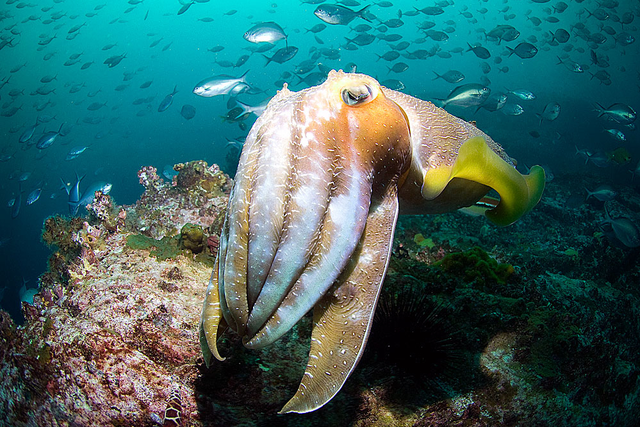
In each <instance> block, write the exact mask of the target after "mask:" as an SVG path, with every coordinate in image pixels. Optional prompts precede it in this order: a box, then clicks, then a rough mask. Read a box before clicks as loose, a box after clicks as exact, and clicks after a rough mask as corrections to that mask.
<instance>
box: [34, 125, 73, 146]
mask: <svg viewBox="0 0 640 427" xmlns="http://www.w3.org/2000/svg"><path fill="white" fill-rule="evenodd" d="M65 124H66V123H62V124H61V125H60V129H58V131H57V132H56V131H49V132H45V133H44V134H43V135H42V136H41V137H40V139H39V140H38V142H37V144H36V148H37V149H39V150H43V149H45V148H47V147H50V146H51V145H52V144H53V143H54V142H55V141H56V138H57V137H58V135H60V133H61V132H62V127H63V126H64V125H65Z"/></svg>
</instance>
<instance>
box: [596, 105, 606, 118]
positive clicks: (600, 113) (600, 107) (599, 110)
mask: <svg viewBox="0 0 640 427" xmlns="http://www.w3.org/2000/svg"><path fill="white" fill-rule="evenodd" d="M596 105H597V107H596V111H597V112H598V117H602V115H603V114H604V111H605V109H604V107H603V106H602V105H600V103H599V102H596Z"/></svg>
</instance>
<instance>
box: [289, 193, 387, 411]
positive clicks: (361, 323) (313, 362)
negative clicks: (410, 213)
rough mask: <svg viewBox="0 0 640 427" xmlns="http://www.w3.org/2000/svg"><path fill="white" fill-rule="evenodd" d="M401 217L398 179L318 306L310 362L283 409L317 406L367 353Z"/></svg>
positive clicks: (374, 210)
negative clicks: (341, 272)
mask: <svg viewBox="0 0 640 427" xmlns="http://www.w3.org/2000/svg"><path fill="white" fill-rule="evenodd" d="M397 218H398V195H397V188H396V183H393V185H389V186H388V187H387V191H386V193H385V194H384V196H383V198H382V200H380V201H378V202H373V203H372V205H371V209H370V211H369V215H368V217H367V225H366V227H365V231H364V233H363V235H362V238H361V240H360V243H359V245H358V248H357V250H356V251H355V253H354V254H353V256H352V258H351V260H350V263H349V265H348V266H347V268H346V270H345V271H344V272H343V274H342V275H341V276H340V278H339V279H338V281H337V282H336V284H335V285H334V286H333V287H332V288H331V290H330V291H329V292H328V293H327V294H325V296H324V297H323V298H322V299H321V300H320V302H319V303H318V304H317V305H316V306H315V308H314V310H313V332H312V335H311V350H310V352H309V362H308V364H307V369H306V371H305V373H304V376H303V377H302V381H301V382H300V386H299V387H298V391H297V392H296V394H295V395H294V396H293V397H292V398H291V400H289V401H288V402H287V403H286V404H285V405H284V407H283V408H282V410H281V411H280V413H287V412H298V413H305V412H311V411H315V410H316V409H318V408H320V407H321V406H323V405H324V404H326V403H327V402H328V401H329V400H331V399H332V398H333V396H335V395H336V393H338V391H340V389H341V388H342V386H343V385H344V383H345V381H346V380H347V378H348V377H349V375H350V374H351V372H352V371H353V369H354V368H355V366H356V364H357V363H358V361H359V360H360V357H361V356H362V352H363V350H364V347H365V344H366V342H367V338H368V336H369V331H370V330H371V323H372V321H373V314H374V312H375V307H376V304H377V302H378V296H379V295H380V290H381V289H382V281H383V280H384V276H385V274H386V272H387V266H388V263H389V255H390V253H391V248H392V242H393V234H394V231H395V225H396V220H397Z"/></svg>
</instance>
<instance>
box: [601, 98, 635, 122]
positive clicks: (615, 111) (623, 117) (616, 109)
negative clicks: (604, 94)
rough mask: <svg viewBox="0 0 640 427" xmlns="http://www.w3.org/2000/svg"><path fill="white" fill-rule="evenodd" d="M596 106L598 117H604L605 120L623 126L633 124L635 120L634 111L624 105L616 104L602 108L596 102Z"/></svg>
mask: <svg viewBox="0 0 640 427" xmlns="http://www.w3.org/2000/svg"><path fill="white" fill-rule="evenodd" d="M596 105H597V108H596V111H597V112H598V117H602V116H605V117H606V118H607V119H610V120H612V121H614V122H617V123H620V124H623V125H627V124H630V123H633V122H634V121H635V120H636V117H637V114H636V112H635V110H634V109H633V108H631V107H630V106H628V105H626V104H621V103H616V104H612V105H611V106H610V107H609V108H604V107H603V106H602V105H600V104H598V103H597V102H596Z"/></svg>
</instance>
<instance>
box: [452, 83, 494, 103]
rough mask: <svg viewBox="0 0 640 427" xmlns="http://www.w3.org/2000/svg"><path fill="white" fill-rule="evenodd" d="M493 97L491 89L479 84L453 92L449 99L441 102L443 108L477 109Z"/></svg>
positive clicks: (458, 88) (459, 88) (472, 84)
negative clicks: (457, 106) (449, 106)
mask: <svg viewBox="0 0 640 427" xmlns="http://www.w3.org/2000/svg"><path fill="white" fill-rule="evenodd" d="M489 95H491V89H489V88H488V87H486V86H484V85H481V84H478V83H468V84H466V85H462V86H458V87H457V88H455V89H454V90H452V91H451V93H450V94H449V96H448V97H447V99H444V100H441V103H442V105H441V106H442V108H444V107H446V106H447V105H449V104H451V105H459V106H461V107H472V106H473V107H475V106H478V105H481V104H483V103H484V102H485V101H486V100H487V98H488V97H489Z"/></svg>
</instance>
